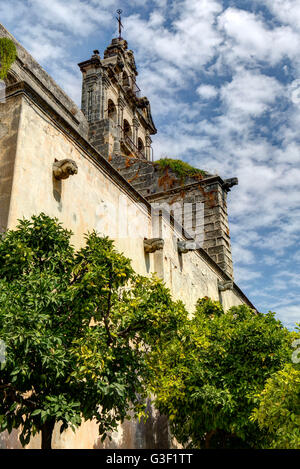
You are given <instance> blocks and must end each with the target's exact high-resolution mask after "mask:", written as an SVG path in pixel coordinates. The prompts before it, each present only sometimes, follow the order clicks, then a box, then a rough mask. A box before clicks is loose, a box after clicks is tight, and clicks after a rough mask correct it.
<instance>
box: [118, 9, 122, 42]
mask: <svg viewBox="0 0 300 469" xmlns="http://www.w3.org/2000/svg"><path fill="white" fill-rule="evenodd" d="M117 13H118V15H119V17H118V18H117V20H118V23H119V39H122V28H124V26H123V25H122V21H121V14H122V10H117Z"/></svg>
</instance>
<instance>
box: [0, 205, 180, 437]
mask: <svg viewBox="0 0 300 469" xmlns="http://www.w3.org/2000/svg"><path fill="white" fill-rule="evenodd" d="M70 237H71V232H70V231H68V230H65V229H64V228H63V227H62V226H61V224H59V223H58V221H57V220H55V219H51V218H49V217H47V216H46V215H45V214H41V215H39V216H34V217H32V219H31V220H22V221H20V223H19V225H18V227H17V229H16V230H14V231H8V232H7V233H5V235H3V236H2V237H1V239H0V339H2V340H3V341H4V342H5V344H6V351H7V357H6V358H7V359H6V363H5V367H4V368H1V371H0V398H1V399H0V415H1V418H2V424H1V425H2V427H1V428H2V429H4V428H7V429H9V430H10V429H12V428H17V427H20V428H21V437H20V441H21V443H22V444H28V442H29V440H30V438H31V436H32V435H34V434H35V433H36V432H39V431H42V433H43V432H44V431H46V430H45V429H46V427H47V428H48V430H47V431H49V427H51V428H52V427H53V423H54V422H61V428H60V430H61V431H64V430H65V429H66V428H68V427H71V428H73V429H74V428H75V427H76V426H78V425H80V424H81V421H82V419H83V420H88V419H96V421H97V422H98V424H99V431H100V433H101V434H102V435H107V434H109V432H110V431H112V430H114V429H115V428H116V427H117V425H118V424H119V422H121V421H123V420H124V419H125V418H126V417H127V416H128V415H138V414H141V413H143V412H144V410H145V400H146V396H147V392H148V389H149V388H148V383H149V379H150V376H151V373H152V372H151V371H149V367H148V361H149V360H150V359H149V360H148V357H149V356H150V355H149V354H150V351H151V349H153V350H155V347H156V343H158V344H160V343H163V342H162V337H163V335H165V336H166V337H171V336H172V334H174V333H175V334H176V332H174V331H176V330H177V328H178V327H177V326H178V324H179V323H180V321H181V320H182V318H185V317H186V315H187V313H186V311H185V310H184V307H183V305H182V304H181V303H174V302H172V299H171V296H170V292H169V291H168V290H167V289H166V288H165V287H164V285H163V284H162V283H161V282H160V281H159V280H158V279H155V278H151V279H146V278H143V277H140V276H137V275H136V274H135V273H134V271H133V269H132V267H131V262H130V260H129V259H127V258H126V257H125V256H124V255H123V254H120V253H118V252H117V251H116V250H115V249H114V246H113V243H112V241H111V240H109V239H108V238H100V237H99V236H98V235H97V234H96V233H95V232H93V233H90V234H88V235H87V236H86V245H85V247H83V248H82V249H80V250H79V251H78V252H75V251H74V249H73V247H72V246H71V244H70ZM51 431H52V430H51Z"/></svg>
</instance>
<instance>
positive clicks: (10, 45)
mask: <svg viewBox="0 0 300 469" xmlns="http://www.w3.org/2000/svg"><path fill="white" fill-rule="evenodd" d="M16 57H17V50H16V46H15V44H14V42H13V41H12V40H11V39H9V38H7V37H1V38H0V61H1V67H0V79H1V80H3V79H4V78H6V77H7V72H8V71H9V69H10V67H11V65H12V64H13V63H14V61H15V60H16Z"/></svg>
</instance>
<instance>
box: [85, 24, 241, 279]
mask: <svg viewBox="0 0 300 469" xmlns="http://www.w3.org/2000/svg"><path fill="white" fill-rule="evenodd" d="M79 67H80V70H81V72H82V75H83V82H82V111H83V113H84V114H85V116H86V118H87V120H88V124H89V141H90V143H91V144H92V145H93V146H94V147H95V148H96V149H97V150H98V151H99V153H101V155H102V156H104V157H105V158H107V159H108V160H109V162H110V163H111V165H112V166H113V167H114V168H115V169H117V171H119V173H120V174H121V175H122V176H123V177H124V178H125V179H126V180H127V181H128V182H129V183H130V184H131V185H132V186H133V187H134V188H135V189H136V190H137V191H138V192H139V193H140V194H141V195H143V196H144V197H145V198H146V199H147V200H148V202H149V203H150V204H164V203H166V204H168V206H169V207H170V211H172V207H173V205H174V203H176V204H177V205H180V207H181V212H182V215H181V220H179V222H180V224H182V225H183V224H184V223H185V222H188V221H190V225H191V226H192V227H193V228H195V230H194V231H195V232H196V231H197V230H198V231H201V232H202V233H203V250H204V251H205V252H206V253H207V254H208V256H209V257H210V258H211V259H212V260H213V261H214V262H215V263H216V264H217V265H218V267H219V268H220V269H221V270H222V271H223V272H225V273H226V274H227V275H228V276H229V278H230V279H233V266H232V256H231V244H230V235H229V225H228V215H227V193H228V192H229V191H230V190H231V188H232V187H233V186H235V185H236V184H237V183H238V180H237V178H231V179H227V180H223V179H222V178H221V177H220V176H218V175H216V174H215V175H214V174H209V173H207V172H206V171H203V172H202V173H203V174H202V176H201V177H200V176H199V175H198V176H197V177H194V178H193V177H187V178H185V180H184V181H183V180H181V179H180V178H178V177H177V175H176V173H174V171H172V169H171V168H166V169H165V170H164V171H163V172H162V171H161V170H160V168H159V166H158V165H157V162H153V157H152V148H151V143H152V140H151V135H154V134H156V132H157V130H156V128H155V125H154V123H153V119H152V116H151V109H150V103H149V100H148V99H147V98H146V97H141V96H140V89H139V87H138V86H137V83H136V78H137V76H138V72H137V69H136V65H135V60H134V55H133V52H132V51H131V50H129V49H128V45H127V41H126V40H124V39H123V38H122V37H121V20H120V16H119V37H118V38H115V39H112V42H111V44H110V45H109V46H108V47H107V48H106V50H105V51H104V56H103V59H101V57H100V55H99V51H98V50H95V51H94V53H93V55H92V57H91V58H90V59H89V60H86V61H85V62H81V63H80V64H79ZM199 204H200V205H201V207H203V220H201V221H199V223H198V221H197V216H196V215H197V214H196V211H197V206H198V205H199ZM197 224H199V226H198V225H197ZM185 236H186V237H187V238H189V239H190V238H191V235H190V233H185ZM190 244H191V243H190ZM193 249H194V248H193ZM190 250H192V249H190Z"/></svg>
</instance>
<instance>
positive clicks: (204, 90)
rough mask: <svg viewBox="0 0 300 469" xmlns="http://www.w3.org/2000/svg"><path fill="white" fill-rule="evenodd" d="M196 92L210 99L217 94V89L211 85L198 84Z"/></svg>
mask: <svg viewBox="0 0 300 469" xmlns="http://www.w3.org/2000/svg"><path fill="white" fill-rule="evenodd" d="M196 92H197V93H198V94H199V96H200V97H201V98H204V99H212V98H216V97H217V96H218V89H217V88H216V87H215V86H212V85H200V86H198V88H197V89H196Z"/></svg>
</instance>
